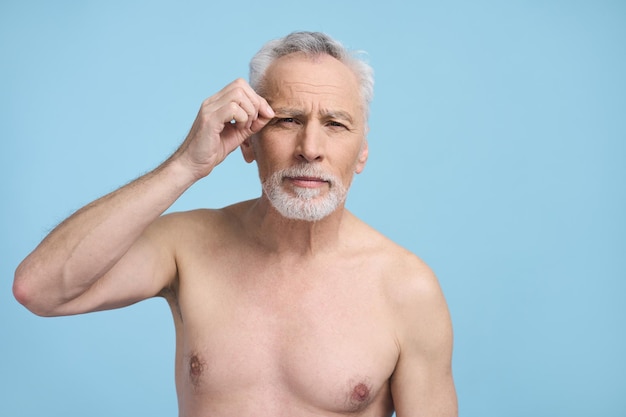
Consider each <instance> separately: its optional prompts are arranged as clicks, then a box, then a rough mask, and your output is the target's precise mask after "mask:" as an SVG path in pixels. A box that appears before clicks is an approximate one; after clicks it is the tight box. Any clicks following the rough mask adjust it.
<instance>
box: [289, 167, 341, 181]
mask: <svg viewBox="0 0 626 417" xmlns="http://www.w3.org/2000/svg"><path fill="white" fill-rule="evenodd" d="M277 174H279V175H280V177H281V178H285V177H311V178H319V179H321V180H323V181H327V182H328V183H330V184H331V185H333V184H336V183H337V182H338V179H337V177H335V176H334V175H332V174H329V173H327V172H325V171H324V170H323V169H322V168H320V167H319V166H317V165H309V164H301V165H295V166H292V167H289V168H285V169H282V170H280V171H278V172H277Z"/></svg>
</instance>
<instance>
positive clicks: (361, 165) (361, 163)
mask: <svg viewBox="0 0 626 417" xmlns="http://www.w3.org/2000/svg"><path fill="white" fill-rule="evenodd" d="M368 155H369V147H368V145H367V138H365V139H363V145H361V151H360V153H359V158H358V159H357V161H356V167H355V168H354V172H355V173H357V174H360V173H361V172H363V170H364V169H365V163H366V162H367V156H368Z"/></svg>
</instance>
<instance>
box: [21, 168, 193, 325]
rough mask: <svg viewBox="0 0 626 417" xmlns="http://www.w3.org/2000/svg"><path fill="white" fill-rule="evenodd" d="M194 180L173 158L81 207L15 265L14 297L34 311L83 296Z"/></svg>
mask: <svg viewBox="0 0 626 417" xmlns="http://www.w3.org/2000/svg"><path fill="white" fill-rule="evenodd" d="M194 180H195V178H193V176H192V175H190V174H189V173H188V172H187V170H185V169H184V168H183V165H182V164H181V163H179V162H177V161H176V160H169V161H167V162H165V163H164V164H163V165H161V166H160V167H158V168H157V169H155V170H154V171H152V172H150V173H148V174H146V175H144V176H142V177H140V178H138V179H137V180H135V181H133V182H131V183H129V184H128V185H126V186H124V187H122V188H120V189H118V190H117V191H114V192H113V193H111V194H108V195H106V196H104V197H102V198H100V199H98V200H96V201H94V202H93V203H91V204H89V205H87V206H85V207H84V208H82V209H80V210H79V211H77V212H76V213H75V214H74V215H72V216H71V217H69V218H68V219H67V220H65V221H64V222H63V223H61V224H60V225H59V226H58V227H56V228H55V229H54V230H53V231H52V232H51V233H50V234H49V235H48V236H47V237H46V238H45V239H44V240H43V242H41V244H40V245H39V246H38V247H37V248H36V249H35V250H34V251H33V252H32V253H31V254H30V255H29V256H28V257H27V258H26V259H25V260H24V261H23V262H22V263H21V264H20V266H19V267H18V268H17V270H16V273H15V283H14V292H15V296H16V298H17V299H18V300H19V301H20V302H21V303H22V304H24V305H25V306H26V307H27V308H29V309H31V310H32V311H34V312H37V313H39V314H46V313H47V312H49V311H51V310H52V309H53V308H54V307H55V306H58V305H61V304H63V303H64V302H67V301H69V300H71V299H73V298H75V297H77V296H79V295H80V294H82V293H83V292H85V291H86V290H87V289H89V288H90V287H91V286H92V285H93V284H94V282H95V281H97V280H98V278H100V277H102V276H103V275H104V274H105V273H106V272H107V271H109V270H110V269H111V268H112V267H113V266H114V265H115V264H116V263H117V262H118V261H119V259H120V258H121V257H122V256H123V255H124V254H125V253H126V251H127V250H128V249H129V248H130V247H131V245H132V244H133V243H134V242H135V241H136V240H137V239H138V237H139V236H141V234H142V233H143V231H144V230H145V229H146V228H147V227H148V226H149V225H150V224H151V223H152V222H154V221H155V220H156V219H157V218H158V217H159V216H160V215H161V214H163V212H164V211H165V210H167V208H169V207H170V206H171V205H172V203H174V201H176V199H177V198H178V197H179V196H180V195H181V194H182V193H183V192H184V191H185V190H186V189H187V188H189V186H191V185H192V184H193V182H194Z"/></svg>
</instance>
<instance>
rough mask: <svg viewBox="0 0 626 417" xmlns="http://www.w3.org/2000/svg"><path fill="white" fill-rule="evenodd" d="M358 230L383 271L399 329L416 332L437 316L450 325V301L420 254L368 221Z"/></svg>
mask: <svg viewBox="0 0 626 417" xmlns="http://www.w3.org/2000/svg"><path fill="white" fill-rule="evenodd" d="M359 222H360V221H359ZM358 230H359V232H358V233H357V239H358V240H359V241H360V242H361V247H362V248H363V249H364V253H365V255H366V256H367V257H368V260H369V262H372V264H373V265H372V266H373V268H375V269H376V270H377V271H379V274H378V276H379V277H380V280H381V282H380V286H381V289H382V292H383V294H384V296H385V297H386V298H387V302H388V304H389V305H390V307H391V309H392V311H393V312H394V316H395V317H396V321H397V322H398V324H399V329H404V330H402V331H406V332H409V333H412V332H415V330H416V327H420V324H423V325H424V326H426V327H428V323H432V321H431V320H432V319H434V318H437V319H438V320H439V321H440V322H441V323H443V324H442V325H443V326H447V324H445V323H447V322H448V321H449V316H448V309H447V304H446V301H445V298H444V295H443V292H442V290H441V287H440V285H439V281H438V279H437V276H436V275H435V273H434V272H433V270H432V269H431V268H430V267H429V266H428V265H427V264H426V263H425V262H424V261H423V260H422V259H421V258H420V257H419V256H417V255H416V254H414V253H412V252H411V251H409V250H408V249H406V248H404V247H402V246H401V245H399V244H397V243H395V242H393V241H392V240H391V239H389V238H387V237H386V236H384V235H383V234H381V233H380V232H378V231H377V230H375V229H373V228H372V227H370V226H368V225H367V224H365V223H361V224H360V225H359V226H358ZM422 319H424V320H423V321H422Z"/></svg>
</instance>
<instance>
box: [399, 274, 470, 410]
mask: <svg viewBox="0 0 626 417" xmlns="http://www.w3.org/2000/svg"><path fill="white" fill-rule="evenodd" d="M416 270H417V271H418V274H416V276H414V277H411V278H410V279H407V280H406V286H405V287H404V289H403V290H402V295H401V296H400V302H399V305H400V308H399V310H398V311H399V312H400V315H399V316H398V323H397V324H398V329H399V330H398V342H399V346H400V357H399V360H398V363H397V365H396V369H395V371H394V374H393V376H392V379H391V391H392V396H393V401H394V405H395V408H396V415H397V417H456V416H457V415H458V406H457V398H456V391H455V388H454V381H453V378H452V369H451V360H452V324H451V321H450V315H449V313H448V307H447V305H446V302H445V299H444V297H443V294H442V292H441V289H440V287H439V284H438V282H437V279H436V277H435V276H434V274H433V273H432V272H431V271H430V269H429V268H428V267H426V266H425V265H423V264H422V265H421V266H418V268H416Z"/></svg>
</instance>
